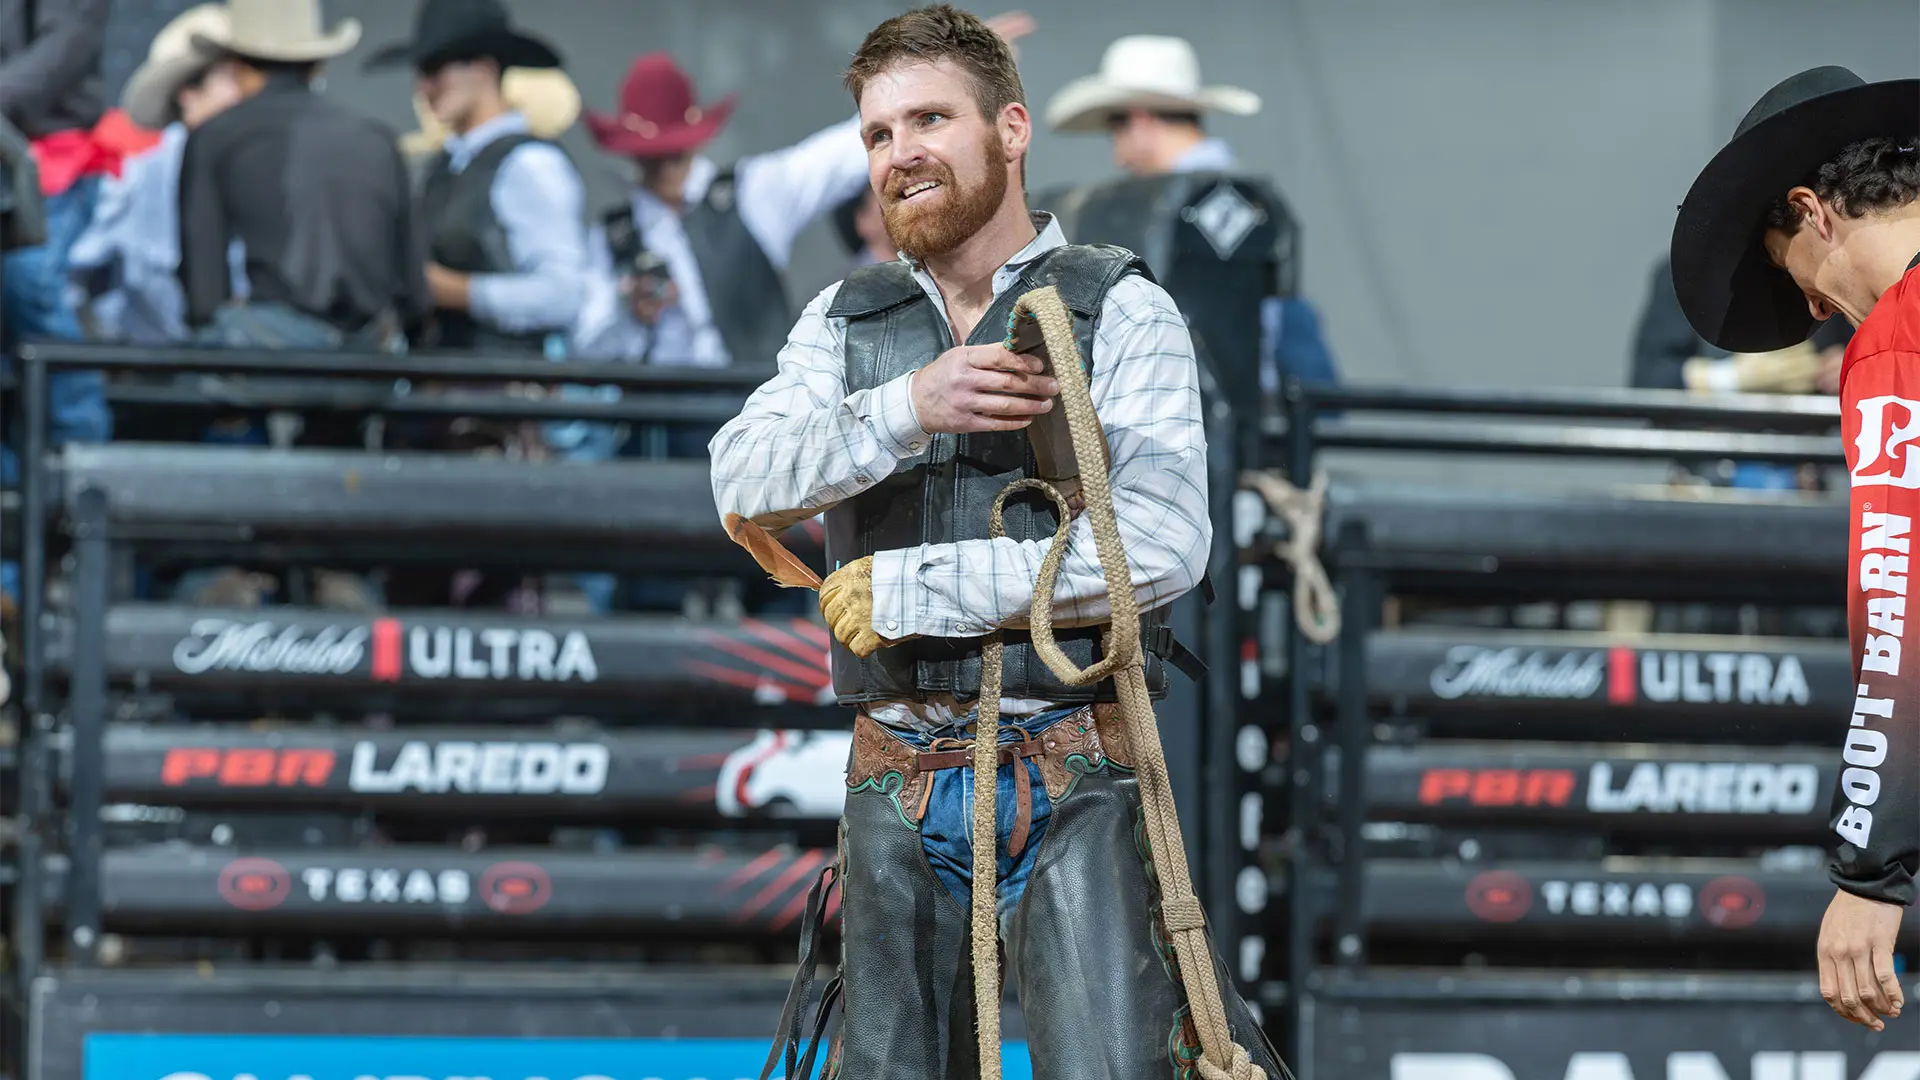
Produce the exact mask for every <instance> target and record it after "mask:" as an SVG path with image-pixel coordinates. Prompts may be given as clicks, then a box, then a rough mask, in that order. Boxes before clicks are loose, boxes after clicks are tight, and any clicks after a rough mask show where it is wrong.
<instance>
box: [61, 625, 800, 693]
mask: <svg viewBox="0 0 1920 1080" xmlns="http://www.w3.org/2000/svg"><path fill="white" fill-rule="evenodd" d="M828 640H829V639H828V635H827V631H826V629H825V628H824V627H823V626H821V625H820V624H819V623H817V622H815V621H813V620H811V619H801V618H780V619H764V620H763V619H741V620H738V621H731V622H720V621H715V622H690V621H688V620H686V619H680V618H673V617H666V616H656V617H647V616H632V617H620V618H612V617H606V618H600V617H588V618H570V619H562V618H549V617H540V618H529V617H522V616H512V615H505V614H495V613H491V612H487V613H460V612H407V611H400V612H394V613H391V614H388V615H382V616H378V617H374V618H368V617H365V616H355V615H351V614H348V613H344V612H335V611H316V610H305V609H299V608H269V609H260V610H249V611H222V610H212V609H206V608H191V607H176V606H172V605H164V604H129V605H124V606H119V607H115V608H113V609H111V610H110V611H109V613H108V617H107V671H108V677H109V678H110V679H112V680H114V681H115V682H119V683H131V684H138V685H142V686H150V687H155V688H160V689H170V690H176V691H183V692H185V691H191V690H193V689H206V690H214V691H220V690H245V689H312V690H317V691H323V692H324V691H347V692H363V693H374V692H382V691H386V692H398V693H402V694H405V693H424V694H429V695H436V696H437V695H445V694H458V693H462V692H467V693H474V692H477V693H478V694H481V695H485V696H497V697H512V696H514V695H519V694H533V695H539V696H541V697H565V698H595V697H599V698H614V699H620V700H633V699H637V698H644V699H651V700H667V699H675V698H680V699H694V700H697V701H699V702H701V703H704V704H710V705H713V706H716V707H723V706H728V705H822V704H825V705H831V704H833V701H834V698H833V686H832V676H831V674H830V672H829V669H828V666H827V644H828ZM52 651H53V659H54V660H55V662H56V663H58V664H61V665H63V666H64V665H65V664H66V663H67V662H68V661H69V660H70V658H71V655H72V652H71V641H70V639H68V640H64V641H62V642H60V643H59V644H58V645H57V646H56V647H55V648H54V649H53V650H52Z"/></svg>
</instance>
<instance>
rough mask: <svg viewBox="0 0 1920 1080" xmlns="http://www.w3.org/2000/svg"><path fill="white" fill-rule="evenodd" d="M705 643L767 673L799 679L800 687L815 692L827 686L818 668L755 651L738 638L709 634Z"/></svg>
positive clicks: (824, 674)
mask: <svg viewBox="0 0 1920 1080" xmlns="http://www.w3.org/2000/svg"><path fill="white" fill-rule="evenodd" d="M707 643H708V644H710V645H712V646H714V647H715V648H717V649H719V650H720V651H722V652H726V653H731V654H732V655H733V656H735V657H736V658H738V659H741V660H745V661H746V662H747V663H749V664H759V665H761V666H763V667H765V668H767V669H768V670H769V671H778V672H782V673H784V674H786V675H787V676H789V677H791V678H795V679H799V680H800V682H801V683H802V685H810V686H812V687H813V688H814V689H815V690H818V689H819V688H821V687H823V686H825V685H827V680H828V678H829V676H828V675H827V673H826V672H825V671H822V670H821V669H819V668H818V667H809V666H807V665H805V664H796V663H794V662H793V661H792V660H789V659H787V658H786V657H784V656H778V655H775V654H774V653H770V652H768V651H767V650H765V649H756V648H754V647H753V646H752V645H749V644H747V643H746V642H744V641H741V640H740V639H738V638H731V637H724V636H722V635H720V634H711V635H709V636H708V638H707Z"/></svg>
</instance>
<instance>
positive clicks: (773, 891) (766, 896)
mask: <svg viewBox="0 0 1920 1080" xmlns="http://www.w3.org/2000/svg"><path fill="white" fill-rule="evenodd" d="M826 861H827V853H826V852H824V851H809V852H806V853H804V854H802V855H801V856H800V857H799V858H797V859H795V860H793V865H792V866H789V867H787V868H786V869H785V870H783V871H781V873H780V876H779V877H776V878H774V879H773V881H772V882H771V883H769V884H768V885H767V887H766V888H764V889H761V890H760V892H759V894H758V895H756V896H755V897H754V898H753V899H751V900H749V901H747V903H746V906H745V907H742V908H741V909H740V910H739V912H738V913H736V914H735V915H734V917H733V918H734V921H736V922H746V921H747V920H748V919H751V918H753V916H754V915H755V914H757V913H758V912H759V911H760V909H761V908H763V907H766V906H767V905H768V904H771V903H773V899H774V897H776V896H779V895H780V894H781V893H783V892H786V891H787V890H788V889H791V888H793V883H794V882H796V881H799V880H800V879H801V878H804V877H806V876H807V875H808V874H811V873H813V872H814V871H816V870H818V869H820V864H821V863H823V862H826Z"/></svg>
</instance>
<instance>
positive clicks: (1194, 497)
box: [873, 277, 1213, 639]
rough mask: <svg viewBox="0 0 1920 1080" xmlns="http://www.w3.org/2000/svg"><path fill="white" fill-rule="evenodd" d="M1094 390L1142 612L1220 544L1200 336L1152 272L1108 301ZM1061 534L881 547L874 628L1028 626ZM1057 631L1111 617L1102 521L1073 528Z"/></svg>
mask: <svg viewBox="0 0 1920 1080" xmlns="http://www.w3.org/2000/svg"><path fill="white" fill-rule="evenodd" d="M1090 389H1091V396H1092V398H1093V405H1094V410H1095V411H1096V412H1097V413H1098V414H1099V416H1100V426H1101V429H1102V430H1103V431H1104V432H1105V433H1106V437H1107V443H1108V446H1109V447H1110V448H1111V450H1112V458H1111V460H1112V468H1111V471H1110V472H1109V474H1108V478H1109V480H1110V482H1111V485H1112V490H1113V503H1114V511H1115V515H1116V517H1117V519H1118V524H1119V527H1120V537H1121V540H1122V542H1123V543H1124V544H1125V546H1126V552H1127V566H1128V570H1129V572H1130V576H1131V579H1132V581H1133V588H1134V597H1135V600H1136V601H1137V603H1138V604H1139V606H1140V608H1141V609H1142V610H1151V609H1153V608H1156V607H1160V606H1162V605H1164V604H1167V603H1170V602H1172V601H1173V600H1174V599H1175V598H1177V597H1179V596H1180V595H1181V594H1182V593H1185V592H1187V591H1188V590H1190V589H1192V588H1193V587H1194V586H1195V585H1197V584H1199V581H1200V578H1201V576H1202V575H1203V574H1204V573H1205V572H1206V566H1207V556H1208V552H1209V550H1210V548H1211V546H1212V543H1213V524H1212V519H1211V518H1210V517H1209V516H1208V508H1207V439H1206V427H1205V419H1204V414H1203V412H1202V410H1201V403H1200V381H1199V368H1198V366H1197V363H1196V361H1195V359H1194V353H1193V339H1192V337H1191V336H1190V334H1189V333H1188V331H1187V325H1186V321H1185V320H1184V319H1182V318H1181V316H1180V312H1179V309H1178V308H1176V307H1175V306H1174V303H1173V300H1172V298H1171V297H1169V296H1168V295H1167V294H1166V292H1165V291H1164V290H1162V289H1161V288H1160V287H1159V286H1158V285H1155V284H1153V283H1151V282H1149V281H1147V280H1146V279H1144V278H1139V277H1131V278H1127V279H1125V280H1122V281H1121V282H1120V283H1119V284H1117V285H1115V286H1114V288H1113V289H1112V290H1111V291H1110V292H1109V293H1108V294H1107V299H1106V302H1105V305H1104V306H1103V308H1102V310H1101V315H1100V329H1099V332H1098V333H1097V334H1096V336H1095V338H1094V346H1093V377H1092V380H1091V387H1090ZM1052 543H1053V538H1052V537H1047V538H1045V539H1041V540H1025V541H1019V540H1013V539H1009V538H1001V539H997V540H990V539H974V540H962V541H959V542H957V543H946V544H924V545H920V546H917V547H911V548H903V549H898V550H891V551H882V552H879V553H877V554H875V556H874V559H873V629H874V631H875V632H876V633H878V634H880V635H882V636H884V637H887V638H890V639H901V638H905V637H909V636H913V635H919V636H922V637H973V636H979V635H983V634H987V633H991V632H992V631H993V630H995V629H997V628H1000V627H1013V628H1024V627H1025V626H1026V625H1027V623H1028V616H1029V613H1030V611H1031V609H1032V606H1033V592H1034V583H1035V581H1036V580H1037V579H1038V578H1039V574H1040V563H1041V560H1042V559H1043V558H1045V556H1046V553H1047V549H1048V548H1049V547H1050V546H1052ZM1053 610H1054V623H1055V624H1056V625H1059V626H1084V625H1092V624H1097V623H1101V622H1105V621H1107V620H1108V619H1109V618H1111V608H1110V606H1109V603H1108V598H1107V582H1106V575H1105V574H1104V573H1102V572H1101V569H1100V562H1099V553H1098V552H1097V551H1096V550H1095V547H1094V539H1093V524H1092V521H1091V520H1090V519H1089V518H1088V517H1087V515H1085V514H1082V515H1080V517H1079V518H1078V519H1077V520H1076V521H1075V522H1074V523H1073V526H1072V528H1071V529H1070V530H1069V532H1068V547H1067V554H1066V557H1065V558H1064V559H1063V560H1062V562H1061V567H1060V577H1059V581H1058V585H1057V588H1056V591H1055V596H1054V609H1053Z"/></svg>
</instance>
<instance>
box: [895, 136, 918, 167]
mask: <svg viewBox="0 0 1920 1080" xmlns="http://www.w3.org/2000/svg"><path fill="white" fill-rule="evenodd" d="M889 145H890V146H891V147H892V149H893V154H892V157H891V159H890V160H891V162H892V164H893V167H894V168H896V169H910V168H912V167H914V166H915V165H918V164H920V162H921V161H923V160H925V159H926V156H927V153H926V150H925V148H923V147H922V146H921V145H920V144H919V143H917V142H915V141H913V140H912V139H895V140H893V142H892V143H890V144H889Z"/></svg>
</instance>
